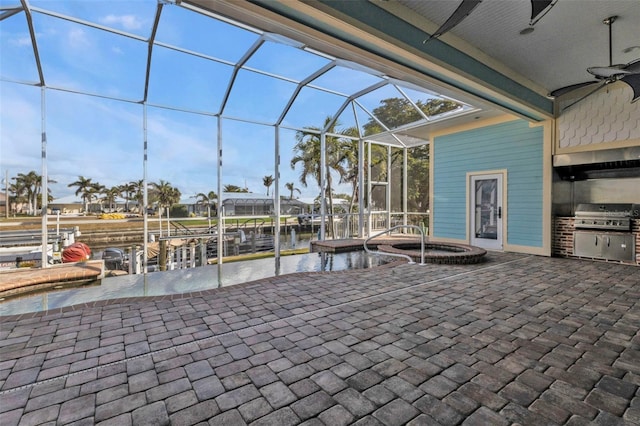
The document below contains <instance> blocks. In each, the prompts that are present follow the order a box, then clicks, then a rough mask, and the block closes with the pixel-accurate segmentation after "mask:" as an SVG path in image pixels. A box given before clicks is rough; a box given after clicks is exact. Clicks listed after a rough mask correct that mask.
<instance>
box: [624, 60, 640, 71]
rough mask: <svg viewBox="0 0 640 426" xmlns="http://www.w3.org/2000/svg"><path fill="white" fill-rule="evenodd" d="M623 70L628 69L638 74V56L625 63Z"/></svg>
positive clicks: (639, 64) (639, 62)
mask: <svg viewBox="0 0 640 426" xmlns="http://www.w3.org/2000/svg"><path fill="white" fill-rule="evenodd" d="M624 70H625V71H629V72H630V73H631V74H640V58H638V59H636V60H635V61H631V62H629V63H628V64H627V65H625V67H624Z"/></svg>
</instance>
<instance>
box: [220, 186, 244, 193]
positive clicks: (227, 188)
mask: <svg viewBox="0 0 640 426" xmlns="http://www.w3.org/2000/svg"><path fill="white" fill-rule="evenodd" d="M222 192H249V190H248V189H247V188H240V187H239V186H237V185H225V186H224V187H223V188H222Z"/></svg>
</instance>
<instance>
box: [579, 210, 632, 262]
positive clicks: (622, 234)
mask: <svg viewBox="0 0 640 426" xmlns="http://www.w3.org/2000/svg"><path fill="white" fill-rule="evenodd" d="M634 216H638V210H637V205H634V204H578V206H577V207H576V212H575V217H574V219H575V222H574V223H575V229H576V230H575V231H574V234H573V244H574V247H573V252H574V254H575V255H576V256H585V257H594V258H601V259H607V260H622V261H627V260H634V258H635V238H634V235H633V234H632V233H631V218H632V217H634Z"/></svg>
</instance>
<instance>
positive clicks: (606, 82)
mask: <svg viewBox="0 0 640 426" xmlns="http://www.w3.org/2000/svg"><path fill="white" fill-rule="evenodd" d="M609 83H611V80H603V81H602V82H600V84H598V87H596V88H595V89H593V90H591V91H589V93H587V94H586V95H584V96H582V97H581V98H578V100H576V101H574V102H571V103H570V104H569V105H567V106H565V107H564V108H562V111H563V112H564V111H566V110H567V109H569V108H571V107H572V106H574V105H575V104H577V103H578V102H580V101H584V100H585V99H586V98H588V97H589V96H591V95H593V94H594V93H596V92H597V91H598V90H600V89H602V88H603V87H604V86H606V85H607V84H609Z"/></svg>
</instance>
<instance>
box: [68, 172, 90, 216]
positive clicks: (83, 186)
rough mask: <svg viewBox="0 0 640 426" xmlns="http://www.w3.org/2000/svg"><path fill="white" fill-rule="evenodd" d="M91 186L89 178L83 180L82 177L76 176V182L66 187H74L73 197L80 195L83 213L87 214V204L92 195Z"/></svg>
mask: <svg viewBox="0 0 640 426" xmlns="http://www.w3.org/2000/svg"><path fill="white" fill-rule="evenodd" d="M92 185H93V182H91V178H85V177H84V176H78V180H77V181H75V182H71V183H70V184H69V185H67V187H69V188H71V187H74V186H76V187H77V189H76V192H75V195H80V197H81V198H82V202H83V204H84V211H85V213H86V212H87V209H88V208H89V202H90V201H91V195H92V192H91V191H92Z"/></svg>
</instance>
